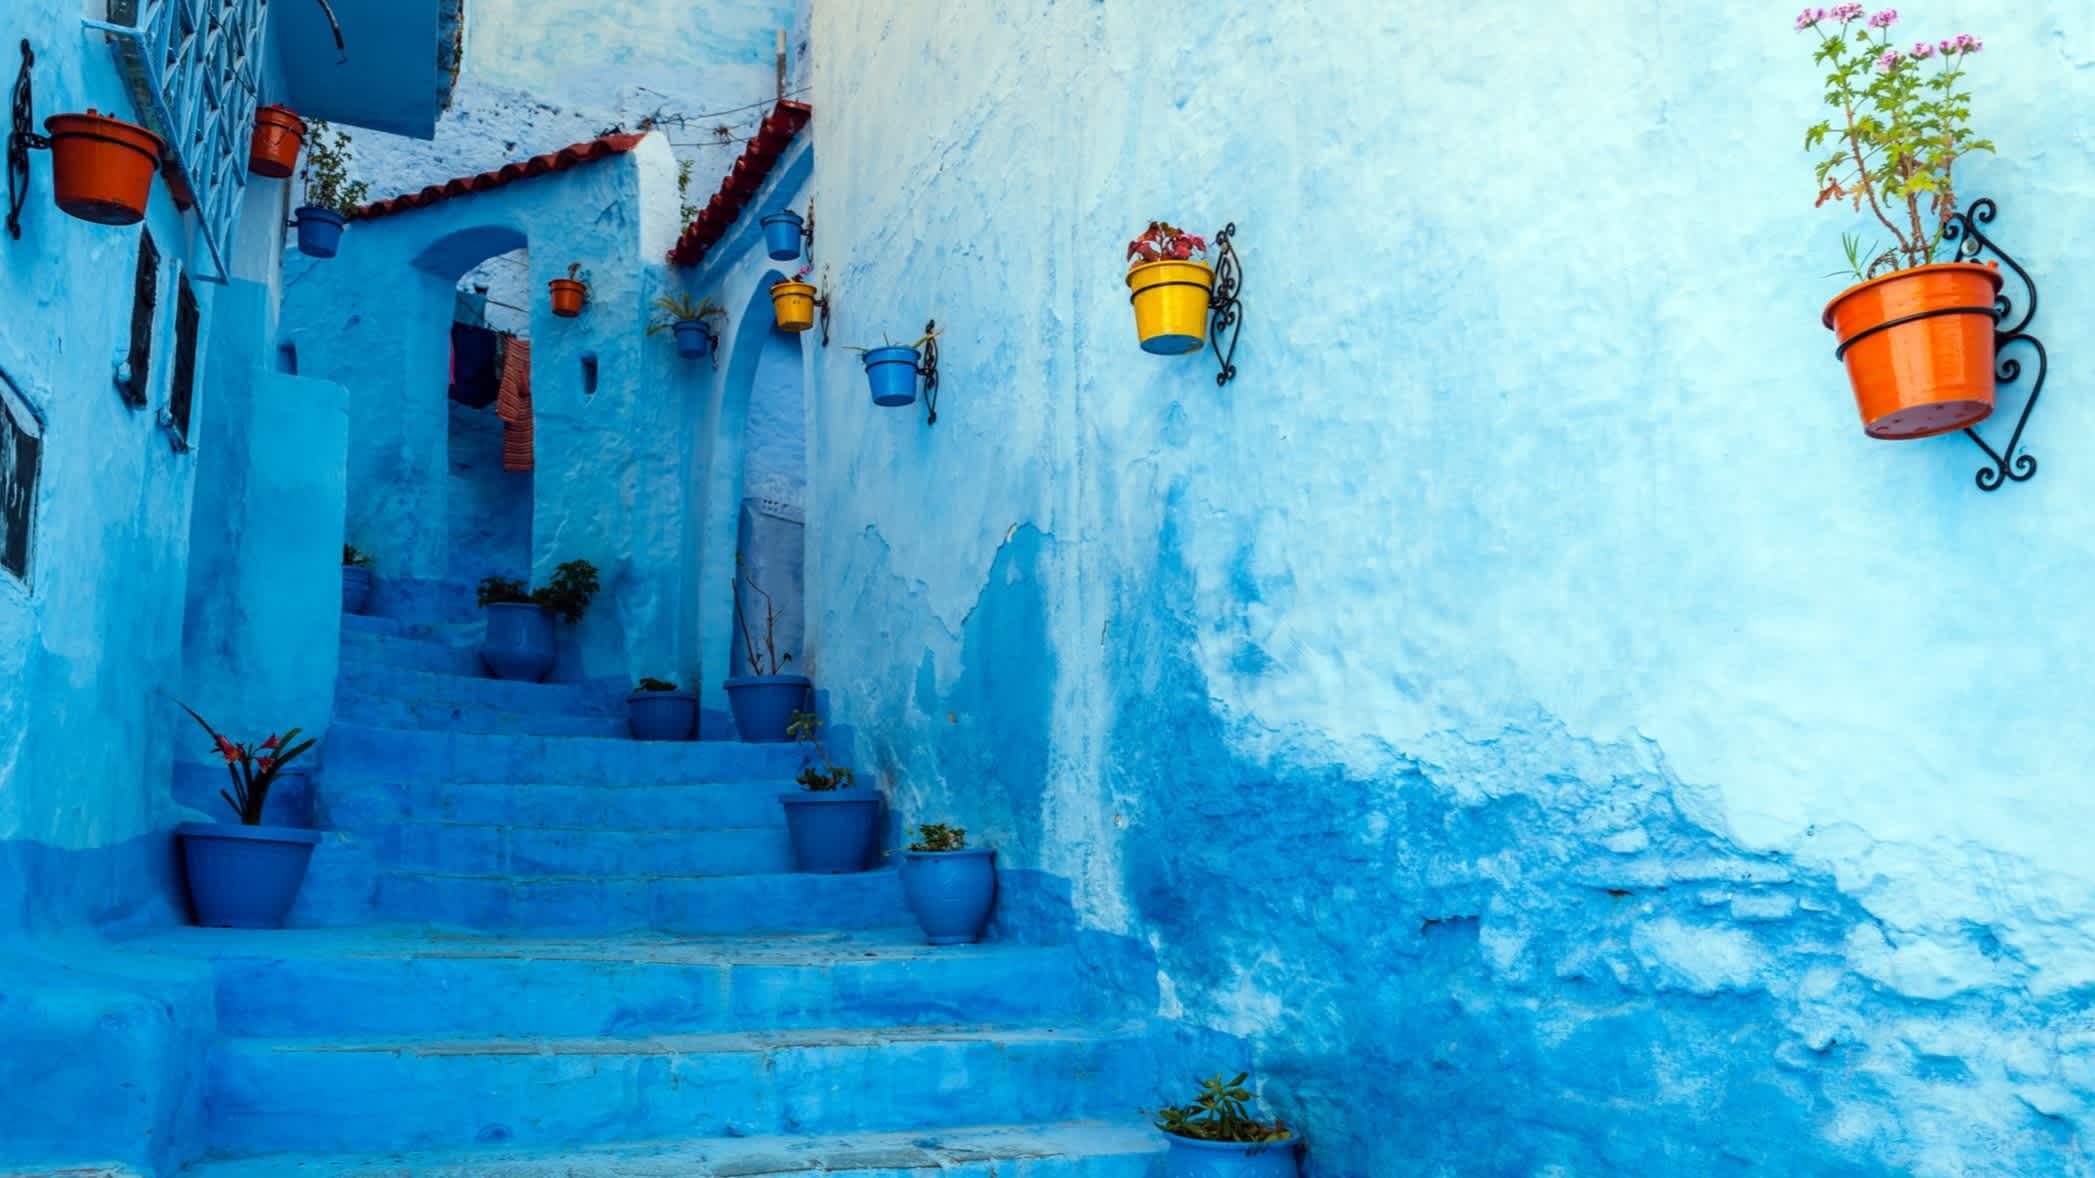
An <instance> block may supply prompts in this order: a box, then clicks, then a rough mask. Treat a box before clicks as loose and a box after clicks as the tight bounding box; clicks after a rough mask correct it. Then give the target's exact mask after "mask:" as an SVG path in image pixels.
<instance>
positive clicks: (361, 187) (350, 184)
mask: <svg viewBox="0 0 2095 1178" xmlns="http://www.w3.org/2000/svg"><path fill="white" fill-rule="evenodd" d="M306 127H307V134H306V162H305V186H306V207H308V208H321V209H327V210H329V211H331V212H336V213H340V214H342V215H343V216H345V217H346V216H348V215H349V214H351V213H353V212H355V211H356V210H357V209H358V208H359V207H361V206H362V205H363V204H364V202H365V201H368V200H370V199H371V189H370V187H369V186H368V185H366V184H365V183H364V182H363V181H361V180H351V179H350V178H349V161H350V160H351V159H353V158H354V157H355V155H356V152H355V151H354V150H352V149H351V148H350V146H349V144H350V139H349V132H347V131H335V130H334V128H333V127H330V126H329V125H328V124H327V122H326V121H325V120H323V119H309V120H307V123H306ZM330 131H333V132H334V134H333V139H332V141H330V139H329V135H328V133H329V132H330Z"/></svg>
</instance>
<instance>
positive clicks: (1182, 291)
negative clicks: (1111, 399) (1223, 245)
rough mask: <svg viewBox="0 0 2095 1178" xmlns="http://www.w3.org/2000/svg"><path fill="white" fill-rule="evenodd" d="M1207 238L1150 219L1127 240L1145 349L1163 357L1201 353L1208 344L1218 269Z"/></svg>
mask: <svg viewBox="0 0 2095 1178" xmlns="http://www.w3.org/2000/svg"><path fill="white" fill-rule="evenodd" d="M1207 256H1208V243H1207V239H1206V238H1204V237H1200V236H1197V235H1195V234H1192V233H1187V232H1186V231H1184V230H1182V229H1180V228H1178V227H1177V226H1175V225H1172V224H1170V223H1169V222H1165V221H1151V222H1150V223H1149V228H1148V229H1146V230H1144V231H1143V232H1142V235H1141V236H1140V237H1137V238H1136V239H1135V240H1133V241H1131V242H1129V243H1128V291H1129V292H1130V293H1129V295H1128V301H1129V302H1131V303H1133V304H1134V305H1135V334H1136V336H1137V337H1139V338H1140V339H1141V341H1142V350H1143V351H1145V352H1153V353H1155V354H1157V355H1160V356H1179V355H1184V354H1185V353H1187V352H1197V351H1199V350H1200V349H1201V347H1202V346H1203V345H1205V344H1206V343H1207V331H1208V300H1209V299H1210V298H1212V297H1213V296H1214V293H1215V272H1214V271H1213V270H1212V269H1210V268H1209V267H1208V263H1207Z"/></svg>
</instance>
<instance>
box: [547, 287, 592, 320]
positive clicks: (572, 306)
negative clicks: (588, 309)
mask: <svg viewBox="0 0 2095 1178" xmlns="http://www.w3.org/2000/svg"><path fill="white" fill-rule="evenodd" d="M546 288H547V289H548V290H550V291H551V292H552V294H553V314H555V315H558V316H560V317H561V318H562V319H573V318H574V317H575V316H577V315H580V314H581V313H582V304H583V303H585V302H587V301H588V299H589V288H588V287H586V286H584V285H582V284H581V283H580V282H578V281H576V280H575V279H572V278H555V279H553V280H552V281H550V282H548V283H546Z"/></svg>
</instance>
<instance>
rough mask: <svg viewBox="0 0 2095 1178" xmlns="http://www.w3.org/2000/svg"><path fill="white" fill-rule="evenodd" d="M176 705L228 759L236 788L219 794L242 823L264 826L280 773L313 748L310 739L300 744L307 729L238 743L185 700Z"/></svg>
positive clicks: (228, 773) (228, 770)
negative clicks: (252, 742)
mask: <svg viewBox="0 0 2095 1178" xmlns="http://www.w3.org/2000/svg"><path fill="white" fill-rule="evenodd" d="M175 704H176V705H177V706H179V707H180V708H181V709H182V710H183V711H185V712H188V713H189V715H190V716H191V717H192V718H193V719H195V720H196V722H197V723H198V724H201V725H203V726H204V731H206V732H208V733H210V734H211V745H212V751H213V752H215V753H217V754H218V755H219V756H221V757H224V758H225V763H226V776H228V777H230V778H232V779H233V788H232V789H231V790H230V791H227V790H219V791H218V796H219V797H222V798H224V799H225V800H226V805H228V806H231V807H232V808H233V813H235V814H238V815H239V816H240V822H241V824H242V825H244V826H260V825H262V807H263V805H264V804H266V803H267V802H268V800H269V787H270V786H272V785H275V784H276V779H277V775H278V774H280V773H282V772H283V771H284V766H286V765H288V764H290V763H291V762H292V761H293V760H294V759H296V758H297V757H298V755H299V754H301V753H303V752H305V751H306V750H307V749H310V748H312V747H313V742H312V741H310V740H308V741H306V742H304V743H303V744H301V743H298V734H299V733H301V732H303V731H305V730H304V729H303V728H293V729H292V730H291V731H289V732H287V733H285V734H284V735H283V736H282V737H281V738H279V737H278V736H277V735H276V734H275V733H273V732H272V733H270V735H269V739H267V740H265V741H263V742H262V743H260V744H256V745H246V744H235V743H233V742H232V741H230V740H227V739H226V738H225V737H223V736H221V735H219V732H218V729H216V728H213V727H211V722H210V721H209V720H206V719H204V718H203V717H202V716H200V715H197V711H196V709H195V708H192V707H190V706H189V705H188V704H185V703H183V702H182V701H181V700H176V701H175Z"/></svg>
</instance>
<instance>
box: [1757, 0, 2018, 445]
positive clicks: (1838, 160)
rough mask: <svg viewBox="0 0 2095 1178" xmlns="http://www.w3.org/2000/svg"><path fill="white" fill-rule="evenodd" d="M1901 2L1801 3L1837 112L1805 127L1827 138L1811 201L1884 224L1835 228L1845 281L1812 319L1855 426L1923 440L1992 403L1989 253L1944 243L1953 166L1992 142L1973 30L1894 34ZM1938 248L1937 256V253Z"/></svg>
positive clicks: (1996, 278)
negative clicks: (1977, 94) (1909, 40)
mask: <svg viewBox="0 0 2095 1178" xmlns="http://www.w3.org/2000/svg"><path fill="white" fill-rule="evenodd" d="M1897 20H1898V13H1896V12H1894V11H1892V10H1890V9H1886V10H1884V11H1882V12H1879V13H1877V14H1876V15H1874V16H1871V17H1869V18H1868V19H1867V20H1865V19H1864V18H1863V7H1862V5H1860V4H1840V5H1836V6H1835V7H1833V8H1831V9H1823V8H1822V9H1806V10H1805V11H1804V13H1803V14H1802V15H1800V16H1799V17H1797V28H1798V29H1799V30H1800V31H1801V30H1807V29H1808V30H1810V31H1811V32H1813V33H1816V34H1817V35H1818V38H1819V45H1818V49H1817V51H1816V52H1815V54H1814V55H1813V57H1814V60H1815V61H1816V62H1818V63H1819V64H1821V65H1824V66H1825V67H1826V68H1827V74H1826V103H1827V105H1828V106H1830V107H1831V108H1832V110H1833V115H1832V117H1831V118H1828V119H1826V120H1824V121H1822V122H1820V123H1819V124H1818V125H1817V126H1815V127H1812V128H1811V129H1810V130H1808V131H1806V132H1805V134H1804V144H1805V146H1806V147H1807V148H1828V147H1829V146H1830V148H1831V150H1830V151H1829V153H1828V154H1827V155H1826V157H1825V158H1824V159H1822V160H1821V161H1820V162H1819V165H1818V183H1819V203H1820V204H1821V205H1824V204H1827V203H1829V202H1835V203H1840V204H1845V205H1847V206H1849V207H1850V208H1851V209H1852V210H1854V211H1855V212H1857V213H1861V212H1864V211H1867V213H1868V215H1869V217H1870V218H1871V219H1872V220H1873V221H1875V223H1876V226H1875V228H1877V229H1881V230H1882V231H1883V232H1884V233H1886V234H1889V235H1890V239H1891V240H1890V244H1889V245H1886V244H1884V242H1883V241H1882V240H1881V239H1880V240H1878V241H1877V242H1876V243H1875V244H1871V245H1868V246H1865V245H1864V244H1863V242H1864V240H1865V238H1863V237H1862V236H1861V235H1859V234H1848V235H1846V237H1844V239H1843V240H1844V242H1845V244H1846V247H1847V255H1848V270H1849V272H1850V273H1851V275H1852V277H1853V278H1854V279H1855V284H1854V285H1853V286H1850V287H1849V288H1848V289H1846V290H1844V291H1842V292H1841V293H1840V294H1838V295H1836V296H1834V299H1833V301H1832V302H1830V303H1828V304H1826V309H1825V311H1824V312H1823V313H1822V314H1821V315H1820V321H1821V322H1823V323H1824V324H1825V325H1826V326H1827V327H1829V328H1831V329H1832V330H1833V334H1834V335H1835V337H1837V338H1838V339H1839V341H1840V343H1839V346H1838V347H1836V348H1835V349H1834V355H1835V356H1837V357H1839V358H1841V359H1842V360H1844V361H1845V362H1846V364H1847V369H1848V382H1849V384H1850V386H1851V387H1852V388H1853V390H1854V393H1855V406H1856V408H1857V409H1858V410H1859V411H1860V412H1861V415H1862V431H1863V432H1864V433H1865V434H1868V435H1869V436H1870V437H1873V438H1884V439H1891V440H1899V439H1905V438H1926V437H1933V436H1934V435H1936V434H1942V433H1948V432H1950V431H1952V430H1959V429H1963V428H1965V427H1966V426H1970V425H1976V424H1977V423H1978V422H1980V421H1983V420H1984V419H1985V418H1986V417H1987V416H1988V415H1989V414H1991V413H1992V412H1993V395H1994V387H1993V386H1994V378H1995V368H1994V355H1993V350H1994V328H1995V326H1996V323H1997V319H1996V304H1995V302H1994V299H1995V296H1996V295H1998V293H1999V291H2000V287H2001V276H2000V268H1999V266H1998V265H1994V264H1988V265H1983V266H1982V265H1979V264H1977V263H1974V262H1960V261H1957V260H1956V257H1957V254H1956V250H1955V248H1953V247H1948V248H1946V247H1945V242H1944V234H1943V230H1944V228H1945V227H1946V226H1947V225H1948V224H1949V223H1950V220H1951V218H1952V217H1953V216H1954V215H1955V214H1956V212H1957V195H1956V189H1955V187H1954V186H1953V185H1952V183H1951V177H1950V170H1951V166H1952V165H1953V164H1955V163H1956V161H1957V159H1958V157H1959V156H1962V155H1964V154H1965V153H1967V152H1973V151H1991V150H1993V145H1992V144H1991V143H1989V142H1987V141H1986V140H1984V139H1979V138H1976V137H1975V136H1973V135H1972V133H1971V127H1970V109H1971V95H1970V93H1969V92H1968V91H1966V90H1964V89H1963V88H1962V81H1963V77H1964V66H1965V61H1966V59H1967V58H1969V57H1970V56H1971V55H1972V54H1973V53H1976V52H1978V51H1979V48H1980V44H1981V43H1980V41H1979V39H1978V38H1977V37H1974V36H1972V35H1970V34H1969V33H1964V34H1959V35H1958V36H1956V37H1954V38H1951V39H1948V40H1944V41H1939V42H1934V43H1930V42H1927V41H1921V42H1919V43H1917V44H1915V45H1914V46H1913V48H1912V50H1911V51H1910V52H1909V51H1905V50H1902V49H1900V48H1899V47H1898V46H1896V45H1893V44H1892V41H1891V26H1892V25H1893V24H1894V23H1896V22H1897ZM1938 255H1941V256H1943V257H1944V258H1945V260H1943V261H1937V260H1936V258H1937V256H1938Z"/></svg>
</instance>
